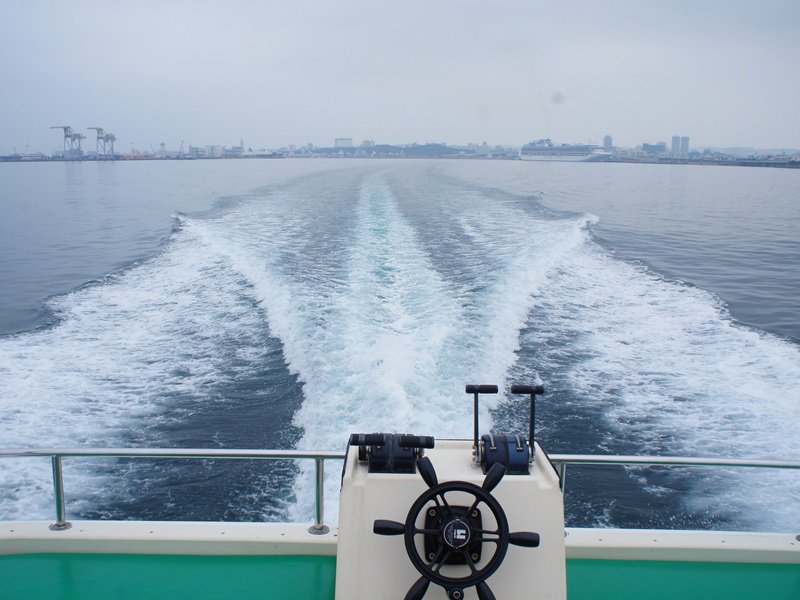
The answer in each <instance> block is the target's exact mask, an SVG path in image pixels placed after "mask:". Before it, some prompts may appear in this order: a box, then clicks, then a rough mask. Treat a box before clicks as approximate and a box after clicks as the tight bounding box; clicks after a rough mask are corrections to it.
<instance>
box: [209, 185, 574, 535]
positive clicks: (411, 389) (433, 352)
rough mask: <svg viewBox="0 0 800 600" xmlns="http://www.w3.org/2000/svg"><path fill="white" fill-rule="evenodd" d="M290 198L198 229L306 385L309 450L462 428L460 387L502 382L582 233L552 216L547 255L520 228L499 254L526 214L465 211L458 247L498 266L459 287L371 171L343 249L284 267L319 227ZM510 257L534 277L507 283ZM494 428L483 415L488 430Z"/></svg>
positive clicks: (303, 480) (301, 515)
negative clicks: (362, 438) (239, 278)
mask: <svg viewBox="0 0 800 600" xmlns="http://www.w3.org/2000/svg"><path fill="white" fill-rule="evenodd" d="M482 200H483V199H482V198H476V200H475V203H474V204H475V205H476V206H480V204H482ZM286 204H288V202H282V203H280V205H277V204H275V203H272V204H270V205H269V208H268V209H267V210H265V209H264V207H263V206H259V205H252V206H250V207H248V214H247V216H245V215H244V214H239V215H237V220H241V221H240V225H237V226H236V227H229V226H227V225H226V226H224V227H219V228H217V227H216V226H215V224H206V226H205V235H206V236H207V239H206V243H207V244H212V245H215V246H216V250H215V252H220V253H223V254H225V255H226V256H227V257H228V260H229V262H230V264H231V265H232V266H233V267H234V268H235V269H236V270H237V271H238V272H239V273H242V274H243V275H244V276H245V277H246V278H247V280H248V281H249V282H250V283H251V285H252V286H253V289H254V295H255V297H257V298H259V301H260V304H261V306H262V307H263V308H264V309H265V310H266V312H267V314H268V315H269V320H270V327H271V330H272V331H273V333H274V334H275V335H277V336H278V337H279V338H280V339H281V341H282V343H283V346H284V354H285V356H286V359H287V362H288V364H289V366H290V368H291V369H292V370H293V371H294V372H296V373H298V375H299V378H300V380H301V381H302V382H303V391H304V396H305V401H304V403H303V405H302V407H301V408H300V410H299V411H298V412H297V414H296V415H295V419H294V421H295V424H296V425H298V426H299V427H302V429H303V431H304V435H303V437H302V439H301V440H300V441H299V444H298V446H299V447H300V448H305V449H320V448H322V449H341V448H342V445H343V443H344V441H345V440H346V437H347V434H348V433H350V432H354V431H412V432H416V433H420V434H432V435H437V436H444V437H463V436H464V435H465V434H466V433H467V432H469V431H471V418H472V416H471V414H470V413H471V411H470V410H469V409H470V403H469V402H468V398H467V397H466V396H465V395H464V393H463V388H464V383H466V382H469V381H480V382H487V381H488V382H497V383H501V384H502V382H503V381H504V378H505V376H506V373H507V371H508V369H509V367H510V366H511V365H512V364H513V363H514V361H515V360H516V354H515V350H516V349H517V347H518V333H519V329H520V327H521V326H522V325H524V323H525V319H526V315H527V312H528V310H529V309H530V306H531V304H532V300H531V290H532V289H534V288H535V286H536V282H537V281H538V280H540V279H541V278H543V277H544V276H545V275H544V274H545V273H546V271H547V269H549V268H552V265H554V264H557V262H558V255H559V253H561V252H566V251H568V249H569V248H570V247H571V246H573V245H574V244H576V243H581V242H582V239H583V236H584V235H585V233H581V229H582V226H581V224H579V223H575V222H570V223H568V224H557V223H553V224H552V225H550V224H548V225H547V226H545V229H547V227H549V228H550V229H552V232H551V234H550V235H551V237H552V242H553V243H552V244H551V245H550V248H551V250H550V251H548V252H544V249H545V248H546V247H547V245H546V243H545V242H546V240H544V239H542V238H540V239H538V240H536V241H532V240H530V239H528V238H526V237H521V238H520V244H517V245H516V253H514V252H508V250H507V247H503V246H502V244H501V243H499V244H495V243H494V242H492V241H491V238H492V236H493V235H496V234H497V233H498V232H500V231H501V230H502V229H503V227H502V223H504V222H505V223H507V222H510V221H514V220H515V219H516V220H520V219H523V220H525V222H527V223H528V224H529V225H530V224H531V220H530V219H529V218H527V217H526V216H525V215H524V214H521V213H517V212H515V211H513V210H512V209H509V208H507V207H504V206H499V205H498V206H496V207H495V208H494V209H493V211H494V212H491V211H488V212H487V210H485V209H478V208H475V209H474V210H473V214H472V216H468V217H466V218H465V220H464V222H463V224H462V228H463V229H464V230H469V235H468V238H469V239H470V240H471V241H470V242H469V244H468V246H467V248H465V250H466V251H468V252H473V253H476V254H477V253H482V254H484V255H485V254H487V253H490V254H492V255H493V257H494V259H495V260H496V261H497V263H498V268H497V269H496V270H495V271H494V272H492V273H481V274H480V276H479V280H478V281H475V280H472V281H468V282H466V283H465V285H464V286H461V287H460V286H454V285H452V284H451V283H448V281H447V280H446V279H445V278H444V277H443V274H442V273H443V272H446V271H447V269H448V268H450V267H452V265H451V266H448V263H447V260H445V259H446V258H447V257H443V256H432V255H431V254H430V252H429V250H428V249H427V248H426V247H425V246H424V245H423V244H422V242H421V240H420V238H419V236H418V234H417V232H416V231H415V229H414V228H413V227H412V226H411V224H410V223H409V222H408V220H407V218H406V217H404V216H403V214H402V213H401V211H400V209H399V207H398V204H397V200H396V198H395V197H394V195H393V194H392V190H391V188H390V187H389V186H388V184H387V183H386V180H385V179H384V178H382V177H380V176H375V175H372V176H367V177H365V178H364V179H363V181H362V183H361V184H360V186H359V187H358V192H357V203H356V204H355V206H353V207H352V209H349V210H352V211H353V216H354V218H353V225H352V229H351V230H349V231H346V232H344V233H343V234H342V237H341V238H340V239H339V240H338V242H337V244H338V245H337V246H335V248H338V249H340V250H341V254H340V256H338V258H336V259H335V260H334V261H333V263H336V265H337V266H335V265H334V264H332V263H331V262H330V261H327V260H326V259H325V257H320V261H319V262H317V261H314V260H306V261H303V262H301V263H295V264H294V265H293V266H292V268H291V269H288V268H286V261H285V258H284V256H285V254H286V253H287V252H288V251H289V249H291V254H293V255H295V254H297V253H299V252H301V249H302V248H307V246H308V244H309V239H311V238H314V237H316V236H317V235H318V234H317V233H316V232H314V231H313V230H310V228H309V227H308V222H307V221H306V220H305V219H304V218H302V217H300V218H297V214H298V211H297V207H296V206H294V210H293V211H292V213H291V214H293V215H295V218H294V219H293V218H292V216H291V215H290V214H289V213H287V212H285V211H284V210H283V209H282V208H281V207H280V206H281V205H286ZM251 211H252V212H251ZM276 211H277V212H276ZM301 212H302V211H301ZM244 221H247V222H255V223H258V228H259V229H260V230H261V231H267V232H269V233H268V234H267V235H264V234H262V235H261V236H260V237H259V241H258V243H257V244H256V243H254V241H253V238H252V236H251V235H249V233H248V232H247V231H245V229H246V228H243V227H242V226H241V222H244ZM534 225H535V224H534ZM523 227H524V226H522V225H520V231H518V232H517V233H520V234H521V233H523V231H522V229H523ZM507 235H511V234H507ZM552 247H555V248H556V250H555V251H554V252H553V251H552ZM520 249H521V254H519V252H520ZM334 254H336V252H334ZM542 256H546V257H547V259H546V260H542V258H541V257H542ZM462 260H467V261H469V257H465V258H464V257H462ZM519 261H529V262H531V261H532V262H534V263H536V264H538V265H539V266H540V267H541V269H542V272H541V273H539V274H536V273H534V272H533V271H529V272H528V278H527V279H526V280H521V281H520V280H517V281H514V286H513V291H508V290H509V284H510V283H511V282H512V281H513V280H514V279H515V278H516V271H517V266H518V262H519ZM452 268H455V267H452ZM489 400H490V399H489ZM484 408H485V409H488V408H489V405H488V402H487V406H485V407H484ZM490 424H491V421H490V419H489V413H488V410H487V412H486V414H485V415H484V426H485V427H489V426H490ZM333 470H336V469H333ZM310 481H312V479H311V474H310V472H307V471H306V472H304V473H301V475H300V477H299V478H298V483H297V488H296V491H297V495H298V504H297V507H296V510H294V511H293V515H294V516H295V518H297V519H307V518H308V515H310V514H311V508H310V507H311V502H312V500H313V489H312V487H311V486H310ZM326 488H327V492H328V493H327V497H328V499H329V502H328V507H329V510H328V515H327V516H326V518H327V519H328V520H331V519H332V518H333V515H334V514H335V509H336V503H335V499H336V496H337V492H338V480H337V478H336V477H334V476H331V477H329V478H328V482H327V484H326Z"/></svg>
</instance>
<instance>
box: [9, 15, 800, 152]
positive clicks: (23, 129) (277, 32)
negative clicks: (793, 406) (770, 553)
mask: <svg viewBox="0 0 800 600" xmlns="http://www.w3.org/2000/svg"><path fill="white" fill-rule="evenodd" d="M798 56H800V2H798V1H797V0H786V1H781V0H764V1H762V2H743V1H738V0H734V1H730V0H728V1H722V0H708V1H703V0H695V1H684V0H672V1H669V2H647V1H644V0H640V1H627V0H619V1H617V0H603V1H601V2H594V1H586V2H577V1H561V2H555V1H554V0H551V1H548V2H539V1H535V0H525V1H517V0H513V1H502V0H499V1H491V2H490V1H487V0H481V1H472V0H458V1H456V0H446V1H437V0H426V1H417V0H411V1H409V0H404V1H402V2H388V1H380V0H365V1H357V0H345V1H336V0H327V1H322V0H319V1H317V0H292V1H287V0H284V1H281V2H268V1H267V2H265V1H260V2H255V1H254V2H248V1H229V2H226V3H224V4H223V3H222V2H199V1H193V2H169V1H162V2H148V1H141V0H138V1H135V2H125V3H122V2H113V1H104V2H55V1H53V2H18V1H10V2H9V1H8V0H4V1H3V2H2V4H0V65H2V69H1V70H0V75H1V76H2V87H1V88H0V90H1V91H0V124H1V126H0V154H8V153H11V152H12V147H15V148H16V149H17V150H18V151H19V152H24V151H25V150H26V149H27V150H28V151H34V150H42V151H45V152H50V150H52V149H54V148H59V147H60V146H61V133H60V132H59V131H56V130H50V129H49V128H50V127H51V126H53V125H71V126H72V127H73V128H75V129H76V130H78V131H81V132H83V133H85V134H86V135H87V136H88V135H89V134H93V132H91V131H86V128H87V127H98V126H99V127H104V128H105V129H106V130H107V131H111V132H113V133H115V134H116V135H117V137H118V140H119V141H118V143H117V148H118V149H119V150H123V151H126V150H129V149H130V147H131V146H135V147H136V148H140V149H150V147H151V144H158V143H159V142H166V144H167V147H168V148H171V149H177V147H178V146H179V145H180V143H181V141H182V140H183V141H185V144H186V145H187V146H188V145H189V144H192V145H201V146H204V145H206V144H223V145H234V144H237V143H238V142H239V140H240V139H244V141H245V146H248V147H253V148H256V147H258V148H260V147H268V148H270V147H279V146H286V145H288V144H298V145H301V144H306V143H309V142H311V143H314V144H316V145H320V146H329V145H333V140H334V138H336V137H352V138H354V139H355V140H356V142H360V141H361V140H363V139H374V140H375V141H376V142H378V143H409V142H414V141H416V142H428V141H441V142H447V143H449V144H465V143H467V142H482V141H487V142H489V143H490V144H514V145H521V144H523V143H525V142H527V141H530V140H531V139H536V138H539V137H551V138H554V139H556V140H557V141H560V142H582V141H588V140H591V141H594V142H602V138H603V136H604V135H605V134H611V135H612V136H613V137H614V142H615V144H618V145H623V146H635V145H637V144H640V143H641V142H645V141H646V142H657V141H660V140H665V141H668V142H669V140H670V138H671V136H672V135H676V134H677V135H688V136H690V137H691V140H692V145H693V146H700V145H710V146H754V147H762V148H783V147H786V148H796V147H800V117H799V116H798V106H799V105H800V103H799V102H798V101H799V100H800V76H798V72H800V70H799V69H798V63H797V61H798ZM87 141H90V140H87ZM85 144H86V143H85ZM85 147H91V148H93V147H94V145H93V144H89V145H88V146H87V145H85Z"/></svg>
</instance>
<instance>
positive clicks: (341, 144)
mask: <svg viewBox="0 0 800 600" xmlns="http://www.w3.org/2000/svg"><path fill="white" fill-rule="evenodd" d="M333 145H334V147H336V148H352V147H353V138H336V140H335V141H334V143H333Z"/></svg>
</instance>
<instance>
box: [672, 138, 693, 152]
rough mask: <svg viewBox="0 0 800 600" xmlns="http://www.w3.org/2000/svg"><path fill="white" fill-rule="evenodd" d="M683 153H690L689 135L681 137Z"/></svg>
mask: <svg viewBox="0 0 800 600" xmlns="http://www.w3.org/2000/svg"><path fill="white" fill-rule="evenodd" d="M673 139H674V138H673ZM681 154H685V155H688V154H689V138H688V137H687V136H683V137H682V138H681Z"/></svg>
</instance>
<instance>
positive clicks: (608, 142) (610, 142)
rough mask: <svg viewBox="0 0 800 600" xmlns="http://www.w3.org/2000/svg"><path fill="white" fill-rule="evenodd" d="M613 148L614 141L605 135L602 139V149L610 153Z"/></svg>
mask: <svg viewBox="0 0 800 600" xmlns="http://www.w3.org/2000/svg"><path fill="white" fill-rule="evenodd" d="M613 147H614V140H612V139H611V136H610V135H607V136H606V137H604V138H603V148H604V149H605V150H608V151H611V149H612V148H613Z"/></svg>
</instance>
